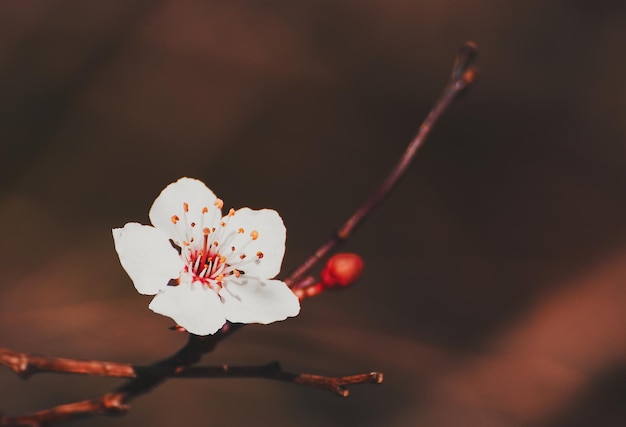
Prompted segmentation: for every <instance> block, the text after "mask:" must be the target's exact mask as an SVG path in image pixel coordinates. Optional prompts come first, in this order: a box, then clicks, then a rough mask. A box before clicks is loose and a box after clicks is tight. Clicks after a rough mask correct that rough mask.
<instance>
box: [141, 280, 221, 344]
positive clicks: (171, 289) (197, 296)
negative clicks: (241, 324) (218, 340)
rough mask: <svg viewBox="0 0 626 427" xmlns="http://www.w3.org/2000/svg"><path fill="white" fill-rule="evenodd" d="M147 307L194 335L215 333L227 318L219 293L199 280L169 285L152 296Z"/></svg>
mask: <svg viewBox="0 0 626 427" xmlns="http://www.w3.org/2000/svg"><path fill="white" fill-rule="evenodd" d="M150 309H151V310H152V311H154V312H155V313H159V314H163V315H164V316H168V317H171V318H172V319H174V321H175V322H176V323H177V324H179V325H180V326H182V327H183V328H185V329H187V331H189V332H191V333H192V334H196V335H209V334H214V333H215V332H217V331H218V330H219V329H220V328H221V327H222V326H223V325H224V323H225V322H226V319H225V318H224V308H223V304H222V302H221V301H220V298H219V296H218V295H217V293H215V292H214V291H212V290H211V289H209V288H205V287H204V286H203V285H202V283H200V282H195V283H182V284H180V285H178V286H168V287H167V288H166V289H165V290H163V291H161V292H160V293H159V294H158V295H157V296H155V297H154V299H153V300H152V302H151V303H150Z"/></svg>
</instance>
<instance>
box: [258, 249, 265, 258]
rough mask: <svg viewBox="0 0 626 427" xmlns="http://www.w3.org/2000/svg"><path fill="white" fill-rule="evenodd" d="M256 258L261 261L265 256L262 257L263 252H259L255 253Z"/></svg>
mask: <svg viewBox="0 0 626 427" xmlns="http://www.w3.org/2000/svg"><path fill="white" fill-rule="evenodd" d="M256 256H257V258H259V259H261V258H263V257H264V256H265V255H263V252H261V251H259V252H257V253H256Z"/></svg>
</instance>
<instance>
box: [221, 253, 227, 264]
mask: <svg viewBox="0 0 626 427" xmlns="http://www.w3.org/2000/svg"><path fill="white" fill-rule="evenodd" d="M220 262H221V263H222V264H225V263H226V257H225V256H223V255H222V256H221V257H220Z"/></svg>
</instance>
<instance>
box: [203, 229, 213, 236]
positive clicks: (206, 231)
mask: <svg viewBox="0 0 626 427" xmlns="http://www.w3.org/2000/svg"><path fill="white" fill-rule="evenodd" d="M210 233H211V229H210V228H209V227H204V228H203V229H202V234H204V235H205V236H208V235H209V234H210Z"/></svg>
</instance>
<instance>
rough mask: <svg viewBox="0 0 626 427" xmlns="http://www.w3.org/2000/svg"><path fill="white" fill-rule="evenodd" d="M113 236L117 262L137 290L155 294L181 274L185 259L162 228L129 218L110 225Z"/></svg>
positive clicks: (142, 292) (146, 293)
mask: <svg viewBox="0 0 626 427" xmlns="http://www.w3.org/2000/svg"><path fill="white" fill-rule="evenodd" d="M113 240H114V242H115V250H116V251H117V254H118V255H119V257H120V263H121V264H122V267H124V270H126V272H127V273H128V275H129V276H130V278H131V279H132V281H133V283H134V284H135V288H137V291H139V293H141V294H145V295H154V294H156V293H157V292H159V290H161V289H163V288H165V287H166V286H167V283H168V282H169V281H170V279H176V278H178V277H179V276H180V272H181V270H182V269H183V267H184V263H183V261H182V259H181V258H180V256H179V255H178V252H177V251H176V249H174V248H173V247H172V245H171V243H170V241H169V238H168V236H167V235H166V234H165V233H163V232H162V231H160V230H157V229H156V228H154V227H151V226H149V225H141V224H137V223H136V222H129V223H128V224H126V225H125V226H124V228H114V229H113Z"/></svg>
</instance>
